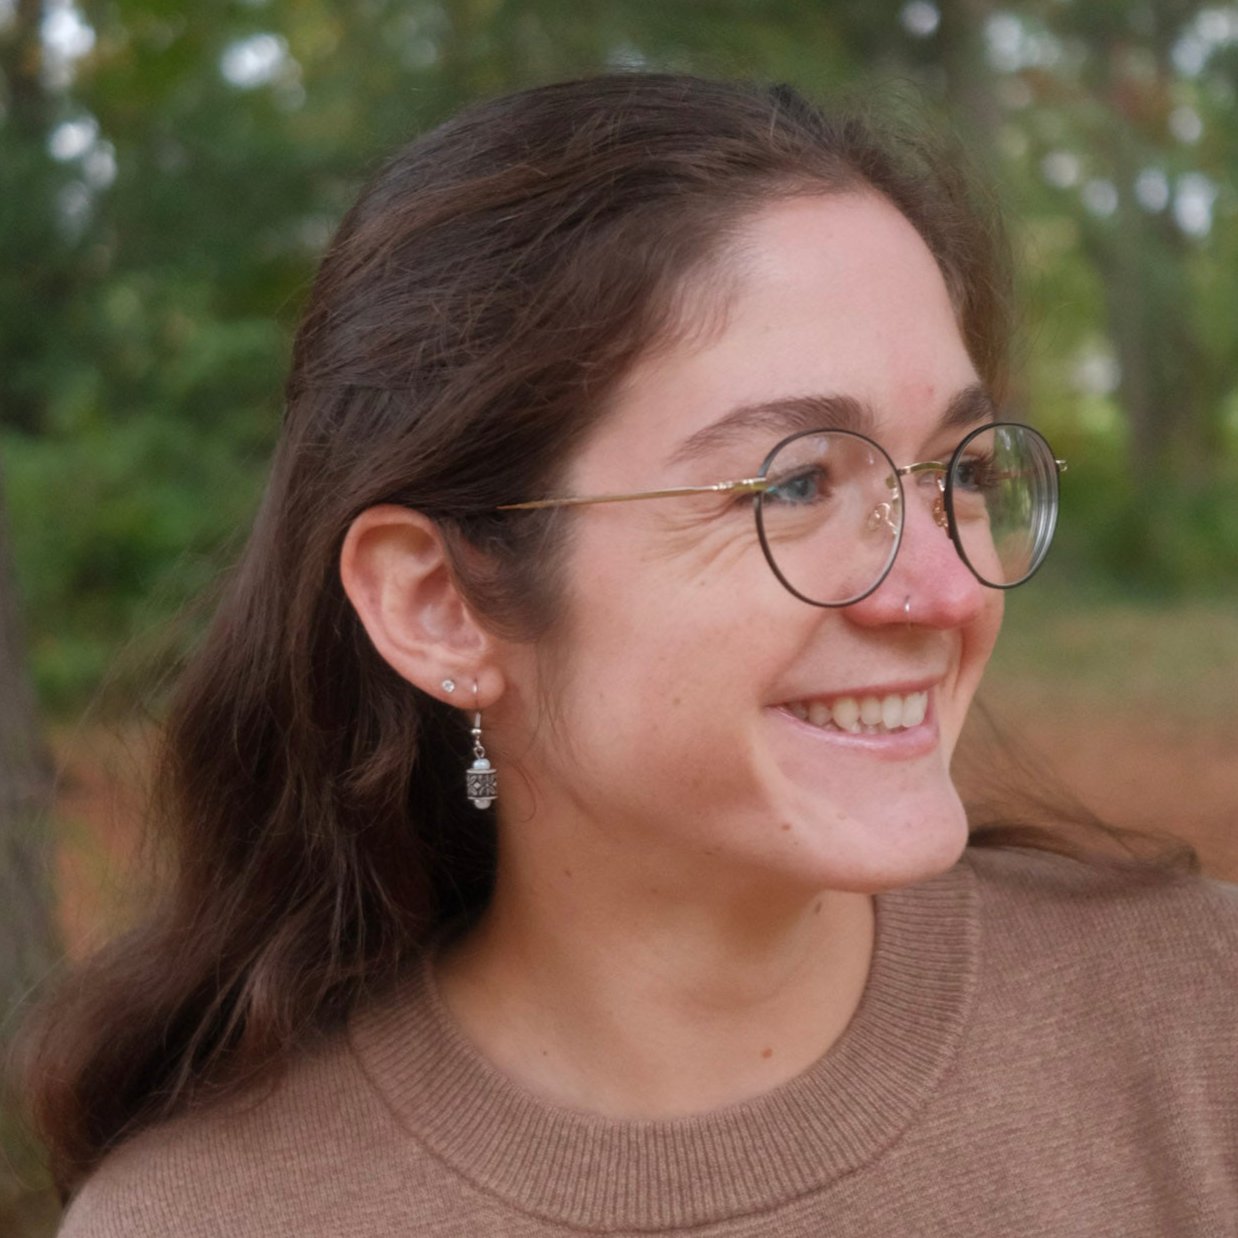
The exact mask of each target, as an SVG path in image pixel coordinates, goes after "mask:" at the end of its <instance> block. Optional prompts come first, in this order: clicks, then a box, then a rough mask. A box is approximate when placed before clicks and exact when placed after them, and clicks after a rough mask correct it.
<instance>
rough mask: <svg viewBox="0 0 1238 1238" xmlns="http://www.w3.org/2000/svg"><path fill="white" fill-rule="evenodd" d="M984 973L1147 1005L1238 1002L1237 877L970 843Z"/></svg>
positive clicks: (1229, 1006) (1197, 1011)
mask: <svg viewBox="0 0 1238 1238" xmlns="http://www.w3.org/2000/svg"><path fill="white" fill-rule="evenodd" d="M966 862H967V863H968V864H969V866H970V867H971V868H972V870H973V871H974V873H975V874H976V878H977V886H978V891H979V911H980V932H981V940H982V943H983V946H982V949H983V952H984V957H985V959H986V963H987V965H988V966H987V970H988V972H989V979H990V980H992V981H993V982H994V983H996V984H999V985H1000V986H1001V987H1002V988H1004V989H1006V990H1007V991H1009V992H1013V991H1014V989H1016V988H1017V987H1018V986H1020V985H1022V986H1026V987H1027V989H1028V991H1029V992H1038V993H1042V994H1043V990H1044V986H1045V985H1046V984H1049V985H1052V987H1054V988H1055V989H1056V990H1057V991H1058V993H1059V994H1066V993H1069V992H1070V991H1075V992H1076V993H1078V994H1079V995H1080V996H1081V997H1088V998H1089V999H1090V1001H1091V1002H1092V1003H1093V1004H1095V1003H1097V1002H1100V1001H1102V1000H1103V1001H1107V1002H1110V1003H1112V1004H1114V1005H1128V1006H1131V1007H1138V1008H1139V1009H1140V1010H1141V1011H1142V1012H1143V1013H1144V1014H1145V1015H1147V1014H1149V1013H1151V1012H1152V1011H1153V1010H1154V1009H1155V1008H1158V1007H1159V1008H1161V1009H1162V1010H1163V1011H1164V1012H1165V1013H1166V1015H1168V1016H1173V1014H1174V1012H1175V1011H1177V1012H1178V1013H1179V1016H1181V1015H1184V1014H1187V1013H1189V1014H1190V1015H1191V1016H1192V1017H1193V1018H1194V1019H1195V1020H1196V1021H1197V1022H1198V1021H1199V1020H1200V1019H1203V1020H1204V1021H1205V1022H1206V1021H1207V1012H1208V1011H1210V1010H1211V1011H1214V1012H1216V1014H1217V1015H1222V1014H1223V1015H1224V1016H1226V1017H1227V1018H1228V1019H1232V1018H1233V1017H1234V1015H1235V1014H1236V1013H1238V886H1234V885H1230V884H1228V883H1226V882H1222V881H1217V880H1213V879H1209V878H1206V877H1200V876H1196V875H1192V874H1178V873H1163V874H1152V875H1147V876H1140V875H1136V874H1132V873H1131V872H1126V871H1122V870H1115V869H1113V868H1111V867H1108V866H1100V865H1089V864H1084V863H1080V862H1079V861H1076V860H1071V859H1068V858H1066V857H1063V856H1058V855H1053V854H1050V853H1046V852H1038V851H1030V850H1024V849H1001V848H992V849H990V848H973V849H970V850H969V851H968V853H967V859H966Z"/></svg>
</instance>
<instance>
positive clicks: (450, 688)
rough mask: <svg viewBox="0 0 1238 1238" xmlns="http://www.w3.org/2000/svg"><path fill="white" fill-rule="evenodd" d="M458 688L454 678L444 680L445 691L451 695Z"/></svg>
mask: <svg viewBox="0 0 1238 1238" xmlns="http://www.w3.org/2000/svg"><path fill="white" fill-rule="evenodd" d="M455 690H456V681H455V680H454V679H444V680H443V691H444V692H446V693H447V694H448V696H450V695H451V694H452V693H453V692H454V691H455Z"/></svg>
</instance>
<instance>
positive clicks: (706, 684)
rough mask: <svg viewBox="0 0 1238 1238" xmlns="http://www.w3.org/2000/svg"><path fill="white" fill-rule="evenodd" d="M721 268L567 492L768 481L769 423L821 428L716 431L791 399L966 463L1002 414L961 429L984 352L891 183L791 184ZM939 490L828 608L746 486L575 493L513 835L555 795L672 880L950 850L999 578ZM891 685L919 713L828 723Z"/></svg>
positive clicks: (864, 874)
mask: <svg viewBox="0 0 1238 1238" xmlns="http://www.w3.org/2000/svg"><path fill="white" fill-rule="evenodd" d="M727 264H728V273H729V275H730V276H731V277H732V280H733V291H732V293H731V294H729V295H728V298H727V300H726V304H725V312H724V314H722V315H721V316H719V317H718V318H717V319H716V320H715V319H702V330H701V331H700V332H697V333H696V334H695V335H694V336H693V335H691V333H690V334H689V338H687V339H686V340H685V342H683V343H682V344H677V345H675V346H673V347H670V348H668V349H665V350H663V351H661V352H660V353H657V354H656V355H651V356H649V357H648V358H647V359H645V360H644V361H643V362H642V363H640V364H638V365H637V366H636V367H635V369H634V370H633V372H632V373H631V374H630V376H629V378H628V380H627V381H626V383H625V384H624V386H623V388H622V390H621V391H620V392H619V394H618V398H617V401H616V403H615V406H614V409H613V412H612V413H611V414H610V415H609V416H608V418H607V419H606V420H605V421H604V422H603V423H602V424H601V425H600V427H599V428H598V430H597V431H596V432H595V434H594V435H593V437H592V438H591V440H590V441H589V442H588V444H587V445H586V447H585V449H584V450H583V451H582V452H581V454H580V455H579V456H578V458H577V459H576V461H575V463H574V466H573V467H572V469H571V470H570V475H569V477H568V481H567V491H568V492H569V493H572V494H580V495H597V494H606V493H616V492H626V491H639V490H651V489H658V488H663V487H672V486H684V485H694V484H702V483H709V482H714V481H719V480H724V479H733V478H739V477H748V476H752V475H753V474H754V473H756V471H757V470H758V468H759V466H760V464H761V461H762V460H763V459H764V457H765V455H766V453H767V452H768V451H769V450H770V448H771V447H772V446H773V445H774V444H775V442H777V441H778V440H779V439H780V438H783V437H784V436H785V435H787V434H789V433H792V432H794V431H795V430H798V429H802V428H805V426H804V422H803V420H802V417H801V418H800V419H796V418H794V417H785V416H784V415H783V414H782V413H780V412H779V410H778V409H776V408H774V409H765V410H764V411H758V412H755V413H752V414H750V415H746V416H745V417H743V418H742V419H740V420H739V421H738V422H734V421H732V422H731V423H729V429H728V430H727V432H725V433H720V432H715V433H714V434H713V435H712V436H710V437H708V438H706V437H705V436H704V435H702V431H705V430H706V429H707V427H710V426H711V425H713V424H714V423H717V422H719V421H720V420H721V419H722V418H724V417H727V415H728V414H729V413H731V412H732V411H733V410H735V409H737V408H740V407H748V406H757V405H769V404H771V403H772V402H776V401H780V400H782V401H785V400H787V399H788V398H790V397H797V398H798V397H814V396H817V397H832V398H834V397H840V396H841V397H849V398H850V400H852V401H854V402H855V404H856V405H858V406H859V407H860V408H861V409H863V410H866V413H867V416H868V417H869V418H870V419H871V429H870V433H871V435H872V437H874V438H875V439H876V440H877V442H879V443H880V444H881V445H882V446H883V447H884V448H885V449H886V451H887V452H888V453H889V454H890V456H891V457H892V458H893V459H894V461H895V462H896V463H897V464H900V465H902V464H907V463H910V462H912V461H921V460H928V459H935V460H941V459H945V458H947V457H948V456H949V454H950V452H951V451H952V449H953V448H954V446H955V445H956V443H957V442H958V441H959V439H960V438H961V437H962V436H963V434H964V433H965V432H966V430H967V429H968V428H969V427H970V425H971V424H974V420H975V419H977V418H978V419H980V420H984V419H988V414H987V413H986V412H985V411H984V406H983V401H981V402H980V406H979V408H978V407H977V402H976V401H975V400H974V399H973V400H972V401H970V402H967V401H964V402H963V403H964V405H965V406H966V410H967V413H966V415H967V417H968V418H971V419H972V420H968V421H967V424H960V421H961V419H960V416H959V413H958V408H959V404H960V401H959V400H958V399H957V397H959V396H960V394H961V393H965V392H967V390H968V389H969V388H974V387H975V385H976V384H977V383H978V378H977V375H976V372H975V369H974V368H973V366H972V363H971V361H970V359H969V357H968V355H967V351H966V349H965V348H964V345H963V341H962V339H961V337H960V335H959V331H958V327H957V325H956V322H955V318H954V313H953V311H952V308H951V304H950V301H949V298H948V295H947V292H946V288H945V285H944V283H943V280H942V277H941V275H940V273H939V271H938V269H937V266H936V264H935V262H934V260H933V258H932V256H931V255H930V253H929V251H928V250H927V248H926V247H925V245H924V243H923V242H922V241H921V240H920V238H919V236H918V235H917V233H916V232H915V231H914V229H913V228H912V227H911V225H910V224H909V223H908V222H907V221H906V220H905V219H904V218H903V217H902V216H901V215H900V214H899V213H898V212H897V211H896V210H895V209H894V208H893V207H891V206H890V205H888V204H887V203H886V202H884V201H883V200H881V199H879V198H876V197H874V196H869V195H860V194H848V195H843V196H834V197H804V198H798V199H794V200H790V201H784V202H781V203H777V204H775V205H771V206H769V207H768V208H766V209H765V210H763V212H762V213H761V214H759V215H758V216H757V217H755V218H754V220H753V221H752V223H751V224H750V225H749V226H747V227H746V228H745V229H744V231H743V232H742V234H741V236H740V240H739V243H738V245H737V246H736V248H735V250H734V251H733V253H732V255H731V257H730V258H729V259H728V260H727ZM800 406H801V407H802V401H801V404H800ZM952 407H953V408H954V410H955V411H954V415H953V418H952V419H951V418H950V410H951V409H952ZM689 440H693V441H694V443H695V448H689V447H688V446H687V445H688V443H689ZM930 499H931V496H930V495H926V494H925V493H924V491H923V490H922V489H920V488H917V487H915V486H912V485H908V486H907V515H906V526H905V530H904V536H903V541H902V546H901V549H900V551H899V554H898V557H897V560H896V561H895V563H894V566H893V568H892V570H891V571H890V574H889V576H888V577H887V578H886V580H885V581H884V582H883V583H882V584H881V586H880V587H879V588H878V589H877V590H876V591H875V592H874V593H872V594H871V595H870V596H869V597H867V598H864V599H863V600H862V601H859V602H856V603H854V604H853V605H850V606H847V607H844V608H841V609H822V608H819V607H814V606H810V605H808V604H806V603H805V602H803V601H801V600H799V599H798V598H796V597H794V596H793V595H792V594H791V593H789V592H788V591H787V590H786V589H785V588H784V587H783V586H782V585H781V584H780V583H779V582H778V580H777V579H776V578H775V577H774V575H773V574H772V572H771V571H770V569H769V566H768V565H767V563H766V560H765V558H764V556H763V554H762V551H761V547H760V545H759V543H758V540H757V536H756V531H755V524H754V519H753V512H752V507H751V500H750V499H749V500H744V499H739V500H737V499H735V498H734V497H728V498H720V497H718V496H706V497H702V498H697V497H691V498H683V497H680V498H668V499H658V500H649V501H644V502H638V503H618V504H607V505H597V506H588V507H583V508H580V509H578V510H577V511H575V512H574V513H573V514H571V515H570V516H569V517H568V518H569V519H570V520H572V521H573V522H574V528H573V532H572V535H571V537H570V539H569V547H568V571H567V581H568V587H567V596H566V598H565V601H564V606H565V612H566V620H565V625H564V632H565V635H564V637H563V644H562V645H561V646H559V647H557V648H556V650H555V651H554V653H553V654H552V655H551V660H553V661H555V662H556V666H555V669H554V671H553V676H552V679H551V680H550V681H546V680H543V681H541V682H538V681H537V677H538V675H539V673H541V672H539V671H538V670H537V660H536V659H535V658H533V657H531V656H530V657H529V659H528V660H527V661H526V662H525V663H524V664H523V668H522V667H521V665H520V664H519V663H518V662H517V663H514V664H513V667H512V674H511V675H510V676H509V679H510V682H511V687H512V689H513V690H512V691H511V692H510V693H509V696H508V698H507V699H506V700H505V701H503V702H500V706H499V708H498V709H497V710H496V711H495V721H496V723H497V724H498V725H499V726H500V727H502V728H503V730H505V731H506V732H507V734H508V736H511V737H514V736H515V735H516V734H517V733H518V732H520V731H525V733H526V736H528V737H531V738H527V739H526V742H525V743H523V744H520V745H519V746H518V747H517V748H516V749H515V750H514V751H513V750H512V749H511V748H510V747H508V745H506V744H505V745H504V746H505V747H507V748H508V751H509V752H511V754H512V755H513V756H515V757H516V758H517V759H518V760H519V762H520V764H521V766H522V767H523V770H524V772H525V774H526V775H527V782H525V781H523V780H518V779H516V778H508V779H506V780H505V794H508V799H507V801H506V806H505V809H504V814H505V817H507V816H508V814H511V816H510V818H509V819H510V821H511V824H512V828H513V830H518V831H525V830H526V829H527V828H528V826H527V823H526V824H525V825H522V824H521V823H520V818H521V817H525V816H527V815H528V814H530V813H532V814H552V815H553V816H554V819H555V820H556V821H557V822H558V823H559V824H560V826H561V827H562V828H565V829H567V830H569V831H570V832H571V833H570V836H571V837H572V838H573V839H575V840H577V841H578V842H579V843H580V844H581V845H582V846H587V847H588V848H590V849H591V850H592V852H593V854H595V855H601V856H603V857H609V860H611V861H613V862H614V864H616V865H627V866H628V867H629V868H631V867H632V866H633V865H634V866H635V867H636V868H637V870H639V871H642V872H644V873H646V874H647V875H648V878H649V880H650V881H651V882H656V883H658V885H659V886H660V887H661V888H668V887H678V888H680V889H682V888H683V885H684V883H685V882H688V883H690V882H702V881H712V880H715V879H717V880H721V879H723V878H724V877H741V879H747V880H756V879H757V878H762V879H765V880H770V879H774V880H784V881H792V882H796V883H803V884H805V885H807V886H809V887H811V888H813V889H821V888H833V889H849V890H862V891H875V890H879V889H883V888H890V887H894V886H897V885H900V884H905V883H907V882H910V881H914V880H917V879H922V878H924V877H926V876H929V875H931V874H933V873H936V872H938V871H941V870H943V869H944V868H947V867H949V866H950V865H951V864H952V863H953V862H954V861H955V860H956V859H957V857H958V855H959V853H960V851H961V849H962V847H963V845H964V844H965V841H966V823H965V819H964V814H963V810H962V807H961V805H960V803H959V800H958V797H957V795H956V793H955V790H954V787H953V784H952V782H951V779H950V774H949V764H950V756H951V753H952V751H953V749H954V746H955V742H956V740H957V739H958V736H959V731H960V728H961V727H962V725H963V720H964V716H965V715H966V713H967V709H968V705H969V703H970V701H971V699H972V694H973V693H974V692H975V689H976V686H977V684H978V682H979V680H980V676H981V672H982V671H983V670H984V666H985V663H986V662H987V660H988V657H989V653H990V651H991V649H992V647H993V643H994V640H995V639H996V636H997V632H998V628H999V626H1000V622H1001V614H1002V600H1001V599H1002V595H1001V593H1000V592H998V591H996V590H991V589H986V588H984V587H983V586H982V585H980V584H979V582H977V581H976V579H975V578H974V577H973V576H972V575H971V573H970V572H969V571H968V569H967V567H966V566H965V565H964V564H963V563H962V562H961V561H960V559H959V558H958V556H957V554H956V553H955V550H954V548H953V546H952V544H951V542H950V541H949V538H948V536H947V534H946V532H945V531H944V530H943V529H941V528H940V527H938V526H937V524H936V523H935V522H934V520H933V518H932V515H931V511H930ZM905 603H908V604H909V607H910V618H911V624H910V625H908V623H907V613H906V610H905ZM543 661H545V659H543ZM539 691H549V692H551V693H552V694H553V696H554V697H555V699H556V717H555V722H554V725H553V726H546V725H545V724H543V725H542V726H540V727H539V726H537V725H536V719H535V716H534V715H535V710H534V707H533V705H532V702H534V701H535V700H536V699H537V697H538V693H539ZM921 694H926V699H927V712H926V714H925V716H924V719H923V721H922V722H919V723H916V722H915V717H916V714H915V710H916V707H917V697H919V696H920V695H921ZM890 697H894V698H898V699H900V701H901V702H902V703H903V709H904V710H905V712H904V713H903V719H902V721H903V723H904V725H901V726H899V725H897V718H898V714H897V711H896V710H895V709H894V707H892V706H891V707H890V710H889V713H888V714H887V715H886V716H888V717H890V718H893V719H895V720H896V725H895V727H894V728H893V729H890V728H887V727H886V725H885V723H884V722H883V723H881V724H879V725H878V726H877V728H876V729H875V730H865V729H863V728H862V729H861V730H860V731H859V733H854V732H853V731H851V730H849V729H848V730H843V729H839V727H838V725H837V723H836V722H833V721H831V722H830V723H828V724H826V725H815V724H814V717H815V718H816V719H818V720H820V718H821V716H822V712H823V711H822V708H821V707H822V706H829V707H830V711H831V715H837V716H838V717H841V718H842V719H843V720H844V721H846V720H848V719H849V717H850V714H851V712H853V710H854V706H853V705H852V704H850V703H849V702H854V705H855V706H860V707H863V703H864V700H865V698H875V699H876V700H877V701H878V702H883V703H884V702H885V701H886V699H887V698H890ZM908 698H910V701H909V700H908ZM814 707H816V708H814ZM868 709H869V710H870V711H871V710H872V705H871V704H870V705H869V706H868ZM513 710H515V711H516V712H517V713H519V712H520V711H521V710H525V711H527V712H526V714H525V717H524V718H523V719H522V720H517V718H516V717H514V716H513ZM805 715H807V716H805ZM870 716H871V715H870ZM906 723H911V725H905V724H906ZM518 783H519V787H518V786H517V784H518ZM530 792H532V794H530ZM513 796H514V798H513ZM526 796H527V797H528V798H527V799H526V798H525V797H526ZM616 871H618V869H617V870H616Z"/></svg>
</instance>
